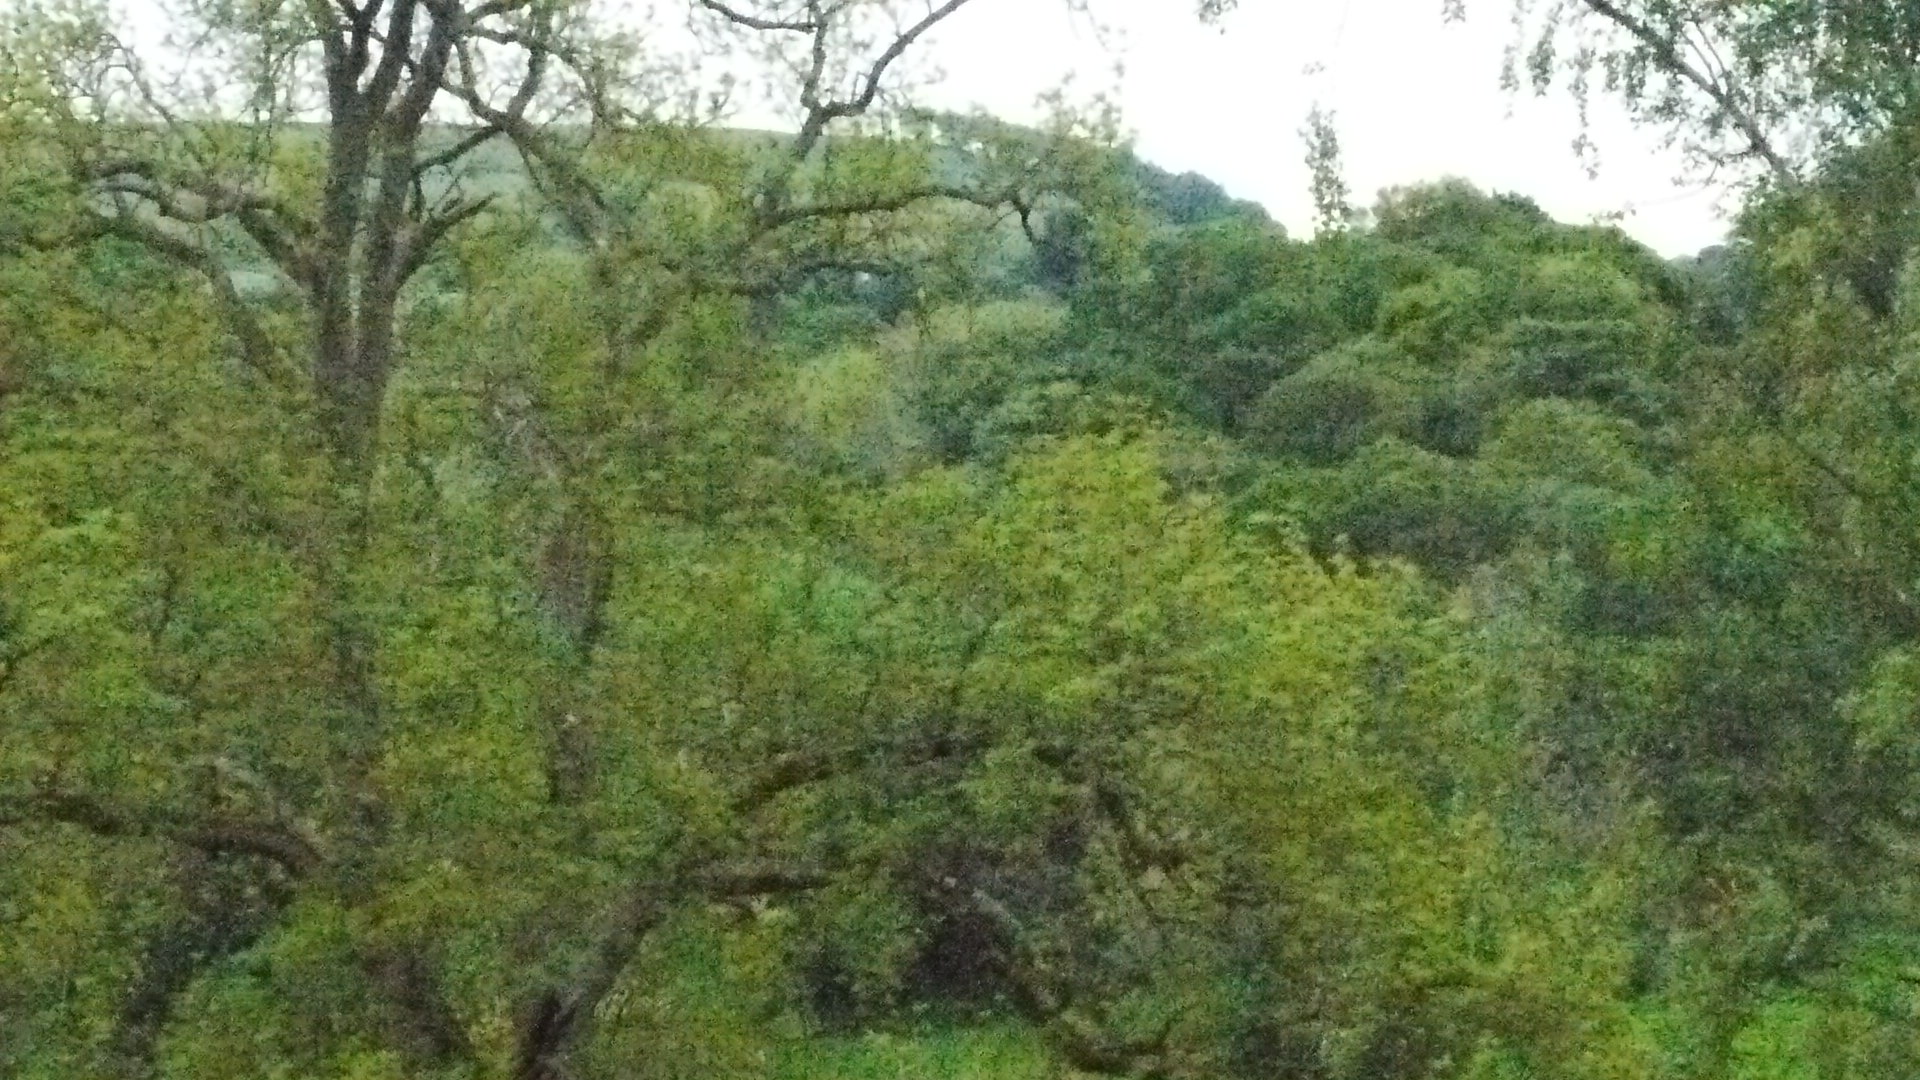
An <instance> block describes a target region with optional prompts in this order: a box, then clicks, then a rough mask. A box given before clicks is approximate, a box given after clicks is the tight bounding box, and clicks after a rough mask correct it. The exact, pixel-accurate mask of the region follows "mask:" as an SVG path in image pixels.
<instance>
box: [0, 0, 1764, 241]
mask: <svg viewBox="0 0 1920 1080" xmlns="http://www.w3.org/2000/svg"><path fill="white" fill-rule="evenodd" d="M5 2H6V0H0V6H4V4H5ZM613 2H614V4H615V5H616V6H618V5H619V4H620V3H622V2H623V0H613ZM624 2H626V3H631V4H632V5H634V8H633V9H630V10H636V9H637V10H636V14H637V13H638V11H639V10H645V7H644V5H645V4H646V3H648V0H624ZM651 2H652V3H653V4H654V5H656V6H655V10H656V12H658V13H659V14H658V15H657V16H656V17H658V18H661V19H662V20H663V21H674V22H679V21H680V20H681V19H683V18H684V16H683V15H682V14H681V12H682V11H683V10H684V9H683V8H682V7H681V0H651ZM1090 2H1091V4H1092V6H1093V7H1094V9H1095V11H1096V13H1097V15H1098V16H1099V18H1100V19H1101V21H1102V23H1103V24H1104V25H1106V26H1108V27H1111V28H1113V29H1114V30H1116V31H1117V40H1107V41H1106V42H1105V46H1103V45H1102V43H1101V41H1099V40H1096V36H1095V35H1094V33H1093V32H1092V30H1091V28H1090V27H1089V25H1088V24H1087V23H1086V22H1085V20H1084V19H1079V18H1075V17H1073V16H1070V15H1069V14H1068V13H1067V11H1066V7H1065V5H1064V4H1063V3H1061V2H1060V0H981V2H980V3H977V4H974V5H972V6H970V7H968V8H967V9H965V10H963V11H962V12H960V13H959V14H958V15H956V16H955V17H954V18H953V19H952V20H950V21H949V22H947V23H946V24H944V25H943V26H942V27H941V28H940V30H939V31H938V33H937V34H936V35H934V36H932V37H931V38H930V39H929V41H927V42H926V43H925V46H926V49H927V54H926V55H925V56H924V57H922V58H921V59H922V61H923V62H924V61H931V62H932V63H934V64H936V65H938V66H939V67H940V68H942V69H943V70H944V71H945V72H946V74H947V78H946V81H945V82H944V83H942V84H941V85H940V86H939V87H937V88H936V89H935V90H934V91H933V94H932V96H933V98H934V102H935V103H936V104H939V105H943V106H947V107H954V108H963V107H967V106H971V105H980V106H984V107H985V108H987V109H988V110H989V111H991V112H993V113H994V114H996V115H999V116H1002V117H1004V118H1006V119H1009V120H1016V121H1018V120H1023V119H1032V118H1034V117H1035V116H1036V115H1037V111H1036V108H1035V99H1036V97H1037V96H1038V94H1039V93H1040V92H1041V91H1044V90H1047V89H1050V88H1053V87H1056V86H1058V85H1059V84H1060V81H1061V79H1062V77H1063V76H1064V75H1065V73H1067V72H1069V71H1078V72H1079V73H1080V78H1079V81H1078V85H1079V86H1080V88H1081V89H1083V90H1093V89H1099V88H1106V87H1110V86H1114V85H1115V83H1114V79H1113V72H1112V69H1113V67H1114V64H1115V63H1116V61H1122V62H1124V67H1125V72H1124V77H1123V78H1122V79H1121V80H1120V81H1119V82H1118V84H1117V86H1118V97H1119V100H1120V102H1121V104H1122V108H1123V114H1124V120H1125V123H1126V125H1127V126H1128V127H1129V128H1130V129H1131V130H1132V131H1133V133H1134V134H1135V135H1136V136H1137V141H1136V147H1137V149H1138V150H1139V152H1140V154H1141V156H1143V157H1145V158H1146V159H1147V160H1149V161H1152V162H1153V163H1155V164H1157V165H1159V166H1161V167H1163V168H1167V169H1171V170H1173V171H1175V172H1184V171H1188V170H1191V171H1194V172H1198V173H1202V174H1204V175H1206V176H1208V177H1211V178H1212V179H1214V180H1215V181H1217V182H1219V183H1220V184H1221V185H1223V186H1224V187H1225V188H1226V189H1227V190H1228V191H1229V192H1230V193H1231V194H1233V195H1235V196H1237V197H1240V198H1249V199H1254V200H1256V201H1258V202H1261V203H1263V204H1265V205H1266V207H1267V208H1268V210H1269V211H1270V212H1271V213H1272V214H1273V215H1274V216H1275V217H1276V218H1278V219H1279V220H1281V221H1282V222H1284V223H1285V224H1286V225H1287V227H1288V229H1289V231H1291V232H1293V233H1294V234H1295V235H1305V234H1306V233H1307V232H1308V231H1310V228H1311V220H1312V206H1311V202H1310V200H1309V197H1308V187H1307V171H1306V166H1305V163H1304V156H1305V152H1304V147H1303V144H1302V141H1301V138H1300V134H1299V132H1300V128H1301V126H1302V125H1303V123H1304V121H1305V119H1306V115H1307V111H1308V109H1309V108H1310V107H1311V105H1312V104H1313V103H1314V102H1315V101H1318V102H1320V103H1321V104H1322V105H1323V106H1325V107H1327V108H1329V109H1332V110H1333V111H1334V112H1335V113H1336V115H1337V124H1338V130H1339V134H1340V139H1341V144H1342V150H1343V153H1344V158H1345V166H1346V176H1347V181H1348V184H1349V186H1350V187H1351V189H1352V191H1353V201H1354V202H1355V203H1356V204H1357V205H1361V206H1366V205H1370V204H1371V203H1372V202H1373V198H1374V195H1375V194H1376V193H1377V192H1378V191H1379V190H1380V189H1381V188H1383V187H1386V186H1389V185H1394V184H1405V183H1413V182H1417V181H1421V180H1433V179H1438V178H1440V177H1443V176H1459V177H1464V178H1466V179H1468V180H1471V181H1473V182H1474V183H1476V184H1478V185H1480V186H1481V187H1483V188H1487V189H1491V190H1497V191H1512V192H1517V193H1519V194H1523V195H1528V196H1531V197H1532V198H1534V199H1535V200H1536V201H1537V202H1539V204H1540V205H1541V206H1542V207H1543V208H1545V209H1546V210H1547V212H1548V213H1550V214H1553V215H1554V216H1555V217H1558V218H1561V219H1562V220H1568V221H1587V220H1591V219H1593V218H1594V217H1596V216H1597V215H1602V214H1624V215H1625V216H1624V218H1622V219H1621V221H1620V224H1621V226H1622V227H1623V228H1625V229H1626V230H1627V231H1628V232H1629V233H1631V234H1632V235H1634V236H1635V237H1637V238H1639V239H1640V240H1641V241H1643V242H1645V243H1646V244H1648V245H1649V246H1651V247H1653V248H1654V249H1655V250H1657V251H1659V252H1661V253H1662V254H1664V255H1678V254H1685V253H1691V252H1694V251H1697V250H1699V249H1700V248H1702V247H1705V246H1707V245H1709V244H1712V243H1715V242H1717V241H1718V240H1719V239H1720V238H1721V237H1722V236H1723V235H1724V233H1725V230H1726V221H1725V218H1724V217H1723V215H1722V210H1723V209H1724V208H1725V207H1727V206H1730V205H1731V204H1730V201H1729V200H1727V199H1725V197H1724V194H1723V192H1722V191H1721V190H1720V189H1716V188H1707V187H1703V186H1701V185H1700V184H1698V183H1682V182H1680V178H1681V176H1682V173H1683V169H1682V167H1681V164H1680V161H1679V159H1678V156H1677V155H1676V154H1673V153H1669V152H1663V151H1662V150H1660V148H1659V146H1658V140H1657V139H1656V138H1655V136H1654V135H1653V134H1652V133H1651V132H1646V131H1641V130H1637V129H1635V128H1633V127H1632V126H1631V125H1629V124H1628V123H1627V122H1626V120H1625V117H1624V114H1623V113H1622V112H1621V110H1620V109H1619V108H1618V107H1617V106H1616V105H1614V103H1613V102H1612V101H1611V100H1606V99H1598V100H1596V101H1595V105H1594V132H1595V137H1596V139H1597V141H1598V143H1599V148H1600V173H1599V175H1598V177H1597V178H1592V179H1590V178H1589V177H1588V175H1587V172H1586V169H1585V167H1584V166H1583V165H1582V164H1581V163H1580V162H1579V161H1578V160H1577V159H1576V157H1575V155H1574V153H1573V150H1572V142H1573V138H1574V136H1575V134H1576V133H1577V131H1578V125H1577V123H1576V120H1575V116H1574V112H1573V108H1572V104H1571V102H1569V101H1568V100H1567V99H1566V97H1565V96H1564V95H1557V96H1554V97H1549V98H1546V99H1538V98H1534V97H1533V96H1532V95H1531V94H1521V95H1510V94H1508V93H1506V92H1505V91H1503V90H1501V89H1500V85H1499V74H1500V62H1501V56H1502V52H1503V50H1504V49H1505V47H1506V46H1507V44H1508V42H1509V41H1510V40H1511V36H1512V29H1511V24H1510V22H1509V12H1510V4H1511V0H1468V9H1469V19H1468V21H1467V22H1466V23H1464V24H1462V23H1447V22H1445V21H1443V20H1442V18H1441V13H1440V7H1441V0H1242V3H1241V9H1242V10H1240V11H1238V12H1236V13H1235V14H1233V15H1232V16H1230V17H1229V19H1228V20H1227V22H1226V23H1225V25H1224V27H1222V28H1218V29H1216V28H1212V27H1207V26H1203V25H1201V24H1200V22H1199V20H1198V19H1197V18H1196V17H1195V16H1194V10H1193V9H1194V0H1090ZM163 5H164V0H118V2H117V3H116V5H115V6H116V7H118V8H119V9H120V10H121V11H122V13H123V14H125V15H127V16H130V22H131V23H132V24H133V26H134V27H137V28H139V33H140V34H141V36H146V35H150V34H155V33H156V32H157V31H158V29H159V28H160V27H163V26H164V25H165V19H164V16H162V15H161V14H160V9H161V8H162V7H163ZM682 25H684V24H683V23H682ZM753 119H755V118H753V117H742V118H741V120H742V121H743V122H751V121H752V120H753Z"/></svg>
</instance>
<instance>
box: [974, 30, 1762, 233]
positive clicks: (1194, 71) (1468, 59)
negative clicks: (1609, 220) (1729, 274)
mask: <svg viewBox="0 0 1920 1080" xmlns="http://www.w3.org/2000/svg"><path fill="white" fill-rule="evenodd" d="M1508 3H1509V0H1470V3H1469V19H1468V21H1467V22H1466V23H1465V24H1460V23H1453V24H1449V23H1446V22H1444V21H1443V20H1442V19H1441V15H1440V0H1243V3H1242V10H1241V11H1240V12H1238V13H1237V14H1235V15H1234V16H1232V17H1231V19H1230V20H1229V21H1228V22H1227V24H1226V25H1225V27H1224V29H1223V30H1222V29H1211V28H1207V27H1203V26H1200V25H1199V24H1198V23H1197V22H1196V21H1195V19H1194V18H1193V15H1192V7H1193V5H1192V3H1191V2H1190V0H1096V6H1097V8H1098V10H1100V11H1101V12H1103V13H1104V14H1105V21H1107V22H1108V23H1111V24H1114V25H1116V26H1117V27H1118V29H1119V30H1120V32H1121V34H1122V35H1123V38H1124V40H1123V41H1122V42H1121V47H1120V51H1119V55H1120V56H1121V57H1122V58H1123V59H1124V60H1125V65H1126V71H1125V77H1124V80H1123V81H1122V82H1121V84H1120V97H1121V100H1122V102H1123V104H1124V109H1125V119H1126V122H1127V124H1128V125H1129V126H1130V127H1131V128H1132V130H1133V131H1134V132H1135V134H1136V135H1137V138H1138V142H1137V146H1138V148H1139V150H1140V152H1141V154H1142V155H1143V156H1144V157H1146V158H1147V159H1149V160H1151V161H1153V162H1154V163H1156V164H1158V165H1161V166H1163V167H1166V168H1170V169H1173V170H1174V171H1186V170H1193V171H1195V172H1199V173H1203V174H1205V175H1207V176H1210V177H1212V178H1213V179H1215V180H1217V181H1219V182H1220V183H1221V184H1223V185H1224V186H1225V187H1226V188H1227V189H1228V191H1230V192H1231V193H1232V194H1234V195H1236V196H1240V197H1244V198H1251V199H1255V200H1258V201H1259V202H1262V203H1264V204H1265V205H1266V206H1267V208H1268V209H1269V210H1270V211H1271V212H1272V213H1273V214H1274V216H1275V217H1277V218H1279V219H1280V220H1281V221H1283V222H1285V223H1286V224H1287V226H1288V228H1289V229H1290V230H1292V231H1295V232H1297V233H1298V232H1305V231H1306V230H1308V229H1309V228H1310V221H1311V218H1312V208H1311V203H1310V202H1309V200H1308V196H1307V175H1306V167H1305V164H1304V152H1303V149H1302V143H1301V140H1300V136H1299V129H1300V127H1301V125H1302V122H1303V120H1304V118H1305V116H1306V113H1307V110H1308V108H1309V106H1310V105H1311V104H1312V103H1313V102H1314V101H1316V100H1318V101H1320V102H1321V103H1322V104H1323V105H1325V106H1326V107H1328V108H1330V109H1332V110H1334V111H1335V112H1336V113H1337V119H1338V126H1339V132H1340V138H1341V142H1342V148H1343V151H1344V154H1345V158H1346V172H1347V180H1348V183H1349V184H1350V186H1351V187H1352V189H1353V192H1354V199H1355V201H1356V202H1357V203H1360V204H1362V205H1365V204H1369V203H1371V202H1372V200H1373V196H1374V194H1375V193H1376V192H1378V191H1379V189H1380V188H1382V187H1385V186H1388V185H1392V184H1402V183H1408V182H1412V181H1418V180H1427V179H1433V178H1437V177H1440V176H1447V175H1453V176H1461V177H1465V178H1467V179H1469V180H1472V181H1474V182H1476V183H1478V184H1479V185H1481V186H1482V187H1488V188H1493V189H1497V190H1502V191H1514V192H1519V193H1521V194H1525V195H1529V196H1532V197H1533V198H1534V199H1536V200H1537V201H1538V202H1539V203H1540V204H1541V206H1543V207H1544V208H1545V209H1546V210H1547V211H1548V212H1549V213H1552V214H1553V215H1555V216H1556V217H1560V218H1562V219H1566V220H1575V221H1586V220H1590V219H1592V218H1593V217H1594V216H1595V215H1597V214H1607V213H1620V212H1625V213H1627V215H1628V216H1627V217H1625V218H1624V219H1623V220H1621V222H1620V224H1621V226H1622V227H1623V228H1625V229H1626V230H1627V231H1628V232H1630V233H1632V234H1633V235H1634V236H1636V237H1638V238H1640V239H1641V240H1642V241H1644V242H1645V243H1647V244H1649V245H1650V246H1652V247H1654V248H1655V249H1657V250H1658V251H1660V252H1661V253H1663V254H1666V255H1676V254H1682V253H1689V252H1693V251H1696V250H1698V249H1700V248H1702V247H1705V246H1707V245H1708V244H1712V243H1715V242H1717V241H1718V240H1719V239H1720V238H1721V236H1722V235H1723V234H1724V233H1725V230H1726V221H1725V219H1724V217H1723V216H1722V215H1721V213H1720V209H1722V208H1721V207H1720V206H1719V205H1718V204H1720V203H1721V202H1723V201H1724V195H1723V193H1722V192H1721V191H1720V190H1719V189H1717V188H1714V189H1709V188H1703V187H1702V186H1701V185H1700V184H1699V183H1698V182H1697V181H1698V178H1697V177H1696V178H1694V182H1692V183H1676V180H1678V179H1679V178H1680V177H1681V175H1682V173H1683V169H1682V166H1681V163H1680V161H1679V159H1678V156H1677V155H1675V154H1673V153H1665V152H1662V151H1661V150H1660V149H1659V147H1658V140H1657V139H1656V138H1655V137H1653V135H1652V134H1651V133H1649V132H1642V131H1638V130H1636V129H1634V128H1632V127H1631V126H1630V125H1628V124H1627V123H1626V121H1625V118H1624V115H1623V114H1622V113H1621V112H1620V111H1619V110H1618V108H1617V107H1615V106H1613V104H1612V103H1611V102H1606V103H1604V106H1600V105H1599V103H1596V104H1597V107H1596V110H1595V131H1596V138H1597V140H1598V141H1599V144H1600V174H1599V176H1598V177H1597V178H1595V179H1589V178H1588V176H1587V173H1586V170H1585V168H1584V167H1583V166H1582V165H1581V164H1580V163H1579V161H1578V160H1577V159H1576V158H1575V156H1574V154H1573V151H1572V141H1573V138H1574V136H1575V134H1576V133H1577V130H1578V126H1577V123H1576V121H1575V117H1574V113H1573V109H1572V106H1571V104H1570V103H1569V102H1568V101H1567V100H1565V99H1564V98H1563V97H1560V98H1549V99H1544V100H1542V99H1536V98H1534V97H1533V96H1532V95H1531V94H1530V93H1529V94H1524V95H1521V96H1518V97H1516V96H1513V95H1509V94H1508V93H1506V92H1505V91H1503V90H1501V89H1500V85H1499V75H1500V60H1501V54H1502V50H1503V49H1504V48H1505V46H1506V45H1507V43H1508V41H1509V40H1510V38H1511V34H1512V30H1511V26H1510V24H1509V22H1508V10H1509V8H1508ZM936 55H937V58H938V60H939V62H940V64H941V65H942V66H943V67H944V68H945V70H946V71H947V74H948V78H947V81H946V83H945V85H944V86H943V87H942V88H941V90H940V91H939V95H940V96H941V97H942V98H944V99H945V101H946V102H947V103H950V104H962V103H978V104H981V105H985V106H987V107H989V108H990V109H992V110H993V111H994V112H996V113H999V114H1001V115H1006V116H1008V117H1009V118H1015V117H1018V116H1020V115H1022V114H1026V115H1032V112H1033V110H1032V101H1033V98H1034V95H1035V93H1036V91H1037V90H1039V89H1042V88H1044V87H1046V86H1048V85H1051V84H1053V83H1054V82H1056V81H1057V79H1058V77H1059V75H1060V73H1061V72H1062V71H1064V70H1066V69H1067V68H1068V67H1079V68H1080V69H1081V70H1082V71H1084V72H1085V73H1086V75H1085V76H1084V77H1083V81H1087V82H1093V83H1099V82H1102V81H1105V80H1106V76H1104V75H1103V73H1102V71H1101V68H1102V67H1110V66H1111V64H1112V60H1113V57H1112V55H1111V54H1108V53H1103V52H1102V51H1101V49H1100V48H1099V47H1098V45H1097V44H1096V43H1095V42H1094V41H1093V39H1092V36H1091V35H1090V34H1089V33H1088V32H1087V30H1086V28H1085V26H1084V25H1077V24H1076V23H1075V21H1074V20H1072V19H1071V18H1069V17H1068V16H1067V15H1065V14H1064V12H1063V11H1062V10H1061V9H1060V8H1059V7H1058V6H1057V5H1056V4H1055V3H1052V2H1049V0H987V2H985V3H981V4H978V5H976V6H974V7H973V8H970V9H969V10H968V11H966V12H964V13H962V15H961V16H957V17H956V18H955V20H954V21H953V23H952V25H951V26H950V27H949V28H948V29H947V30H946V31H945V32H944V34H943V36H942V38H941V39H940V41H939V43H938V50H937V54H936ZM1315 69H1317V70H1315Z"/></svg>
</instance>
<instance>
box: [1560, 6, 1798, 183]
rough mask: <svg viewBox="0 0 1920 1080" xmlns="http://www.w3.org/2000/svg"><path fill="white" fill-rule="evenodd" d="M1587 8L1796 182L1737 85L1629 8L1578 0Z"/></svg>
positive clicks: (1783, 178) (1784, 179) (1779, 176)
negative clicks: (1705, 102) (1697, 61)
mask: <svg viewBox="0 0 1920 1080" xmlns="http://www.w3.org/2000/svg"><path fill="white" fill-rule="evenodd" d="M1580 2H1581V3H1582V4H1584V5H1585V6H1586V7H1587V9H1588V10H1590V11H1592V12H1594V13H1595V14H1597V15H1599V16H1601V17H1602V18H1604V19H1606V20H1607V21H1609V22H1611V23H1613V24H1614V25H1615V26H1618V27H1619V28H1621V29H1622V30H1625V31H1626V32H1627V33H1629V34H1631V35H1632V36H1633V37H1634V38H1635V40H1637V41H1639V42H1640V43H1641V44H1642V45H1644V46H1646V47H1647V49H1648V50H1650V51H1651V52H1652V53H1653V55H1654V57H1655V58H1656V59H1657V60H1658V61H1659V62H1660V66H1661V68H1662V69H1663V70H1665V71H1667V72H1669V73H1671V74H1672V75H1674V76H1675V77H1677V78H1680V79H1684V80H1685V81H1687V82H1689V83H1692V84H1693V85H1694V86H1695V87H1697V88H1698V89H1699V90H1700V92H1701V93H1704V94H1706V95H1707V97H1708V99H1710V100H1711V101H1712V102H1713V103H1714V106H1715V107H1716V108H1718V109H1719V110H1720V113H1721V115H1723V116H1725V117H1726V119H1727V121H1728V122H1729V123H1731V124H1733V125H1734V127H1736V128H1738V129H1739V131H1740V134H1741V135H1742V136H1743V137H1744V138H1745V139H1746V140H1747V149H1748V152H1749V153H1751V154H1753V155H1754V156H1756V157H1758V158H1760V159H1761V160H1763V161H1765V162H1766V164H1767V167H1768V168H1769V169H1770V170H1772V172H1773V175H1774V178H1775V179H1776V180H1778V181H1780V182H1781V183H1782V184H1784V185H1788V186H1792V185H1796V184H1798V183H1799V176H1798V174H1797V173H1795V172H1794V169H1793V165H1792V164H1791V163H1790V162H1788V161H1787V159H1786V158H1785V157H1784V156H1782V155H1781V154H1780V153H1779V151H1777V150H1776V149H1775V148H1774V146H1773V142H1772V140H1771V139H1769V138H1768V136H1767V133H1766V130H1765V128H1763V127H1762V126H1761V124H1760V120H1759V118H1758V117H1756V116H1754V115H1753V113H1752V111H1750V110H1749V109H1748V107H1747V105H1746V103H1745V102H1742V101H1741V100H1740V96H1739V94H1738V92H1737V89H1736V88H1735V87H1732V86H1728V85H1724V84H1722V83H1721V82H1719V81H1717V80H1716V79H1714V78H1712V77H1711V75H1710V73H1709V72H1707V71H1705V70H1703V69H1702V68H1701V67H1699V66H1697V65H1695V64H1693V63H1690V62H1689V61H1688V60H1687V58H1686V57H1685V56H1683V55H1682V54H1681V52H1680V47H1679V45H1678V44H1676V43H1675V42H1674V40H1673V39H1672V38H1669V37H1667V36H1666V35H1664V34H1662V33H1661V32H1660V31H1659V30H1658V29H1656V28H1655V27H1654V26H1653V25H1652V24H1651V23H1649V22H1647V21H1646V20H1644V19H1641V18H1639V17H1638V16H1636V15H1634V14H1633V13H1632V12H1630V11H1628V10H1626V9H1625V8H1623V7H1621V6H1620V5H1619V4H1617V3H1614V2H1613V0H1580Z"/></svg>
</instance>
